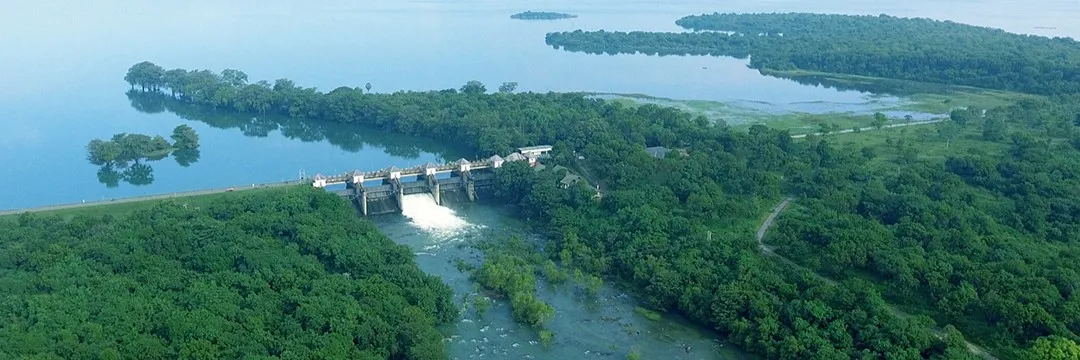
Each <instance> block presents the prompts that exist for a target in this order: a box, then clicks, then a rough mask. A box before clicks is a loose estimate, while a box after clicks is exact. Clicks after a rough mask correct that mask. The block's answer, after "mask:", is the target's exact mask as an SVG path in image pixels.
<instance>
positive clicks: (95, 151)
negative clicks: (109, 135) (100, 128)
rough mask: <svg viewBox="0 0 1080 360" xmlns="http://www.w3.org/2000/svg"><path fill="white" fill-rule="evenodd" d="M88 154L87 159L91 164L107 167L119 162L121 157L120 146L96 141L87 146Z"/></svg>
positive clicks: (110, 142) (109, 142)
mask: <svg viewBox="0 0 1080 360" xmlns="http://www.w3.org/2000/svg"><path fill="white" fill-rule="evenodd" d="M86 152H87V156H86V159H87V160H89V161H90V163H91V164H94V165H107V164H112V163H113V162H115V161H117V159H118V158H119V157H120V146H119V145H117V144H116V143H115V142H112V141H102V140H100V139H94V140H91V141H90V143H89V144H87V145H86Z"/></svg>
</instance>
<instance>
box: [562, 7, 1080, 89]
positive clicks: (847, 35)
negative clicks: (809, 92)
mask: <svg viewBox="0 0 1080 360" xmlns="http://www.w3.org/2000/svg"><path fill="white" fill-rule="evenodd" d="M676 24H678V25H679V26H681V27H683V28H686V29H690V30H694V32H681V33H666V32H642V31H631V32H619V31H616V32H610V31H603V30H600V31H581V30H577V31H573V32H555V33H550V34H548V35H547V37H546V41H547V43H548V44H549V45H552V46H554V47H556V48H561V49H564V50H568V51H583V52H589V53H609V54H613V53H631V54H632V53H644V54H650V55H656V54H659V55H687V54H689V55H714V56H732V57H736V58H747V57H750V66H751V67H753V68H756V69H766V70H773V71H777V70H780V71H785V70H808V71H818V72H826V73H837V74H849V75H862V76H873V77H881V78H891V79H904V80H915V81H923V82H933V83H939V84H951V85H967V86H975V87H982V88H988V89H998V90H1008V91H1017V92H1025V93H1032V94H1042V95H1052V94H1059V93H1077V92H1080V43H1078V42H1077V41H1075V40H1073V39H1069V38H1047V37H1041V36H1031V35H1019V34H1013V33H1008V32H1005V31H1003V30H999V29H992V28H986V27H978V26H972V25H965V24H960V23H955V22H951V21H937V20H930V19H921V18H900V17H893V16H887V15H880V16H851V15H827V14H809V13H770V14H732V13H724V14H721V13H715V14H706V15H695V16H687V17H684V18H681V19H679V20H678V21H676Z"/></svg>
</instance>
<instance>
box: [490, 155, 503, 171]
mask: <svg viewBox="0 0 1080 360" xmlns="http://www.w3.org/2000/svg"><path fill="white" fill-rule="evenodd" d="M488 160H490V161H491V167H493V168H496V169H498V168H501V167H502V166H503V163H504V162H506V159H503V157H502V156H499V155H498V154H495V155H492V156H491V157H490V158H488Z"/></svg>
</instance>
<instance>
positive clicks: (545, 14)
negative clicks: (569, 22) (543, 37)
mask: <svg viewBox="0 0 1080 360" xmlns="http://www.w3.org/2000/svg"><path fill="white" fill-rule="evenodd" d="M576 17H577V15H574V14H567V13H560V12H550V11H526V12H520V13H517V14H514V15H510V18H511V19H515V20H559V19H573V18H576Z"/></svg>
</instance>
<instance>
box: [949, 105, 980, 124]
mask: <svg viewBox="0 0 1080 360" xmlns="http://www.w3.org/2000/svg"><path fill="white" fill-rule="evenodd" d="M977 119H978V112H977V110H973V109H953V110H952V111H950V112H949V120H952V122H954V123H956V124H957V125H960V126H961V127H963V126H966V125H967V124H970V123H973V122H975V120H977Z"/></svg>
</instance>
